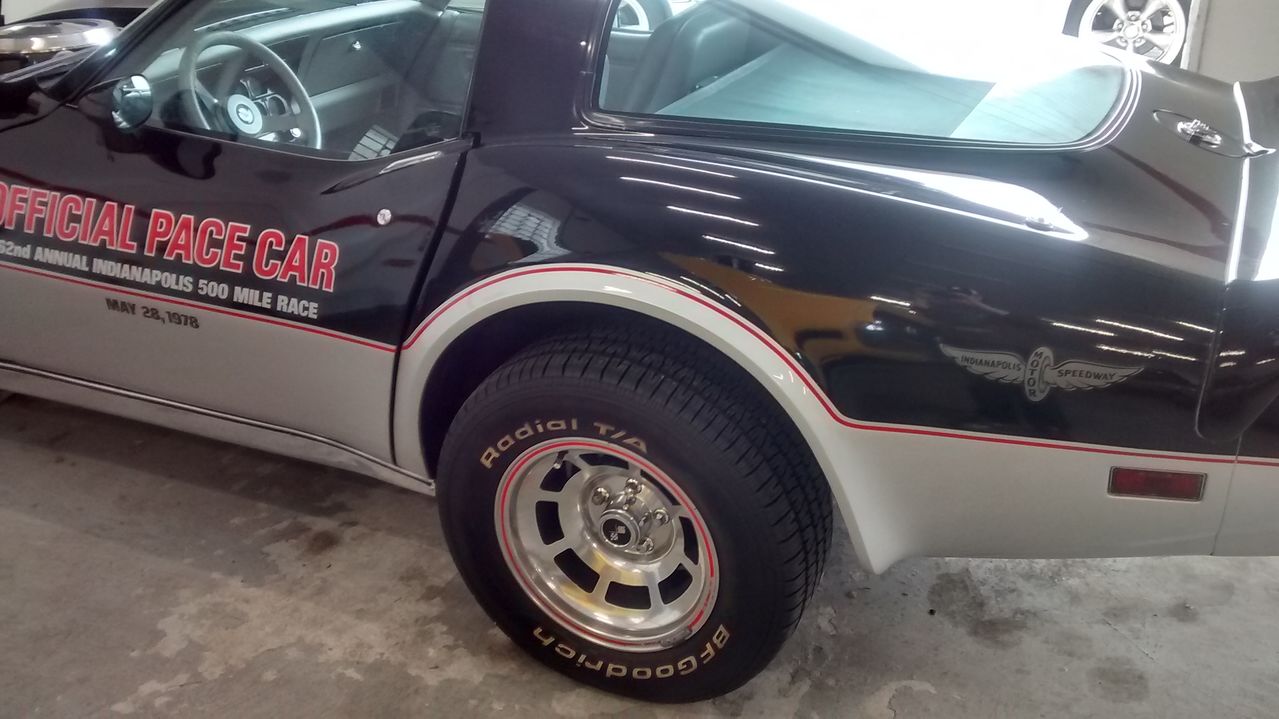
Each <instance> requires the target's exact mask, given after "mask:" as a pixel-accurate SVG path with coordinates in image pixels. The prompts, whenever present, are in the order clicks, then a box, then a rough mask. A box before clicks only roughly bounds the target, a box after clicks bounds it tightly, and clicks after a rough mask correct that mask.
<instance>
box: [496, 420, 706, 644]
mask: <svg viewBox="0 0 1279 719" xmlns="http://www.w3.org/2000/svg"><path fill="white" fill-rule="evenodd" d="M636 485H638V488H636ZM605 494H607V496H608V501H607V502H604V501H602V500H603V499H604V496H603V495H605ZM628 496H630V497H633V499H631V500H629V504H627V502H628V500H627V499H626V498H627V497H628ZM660 512H665V514H666V518H667V520H668V521H667V522H666V523H665V524H662V523H660V514H659V513H660ZM646 517H647V522H646V520H645V518H646ZM494 519H495V523H496V527H497V534H498V543H499V545H500V547H501V550H502V556H503V558H504V559H505V560H506V565H507V567H508V568H509V569H510V570H511V573H512V574H513V575H515V577H516V579H517V581H518V582H519V583H520V585H521V587H522V588H523V589H524V591H525V594H527V595H528V597H529V598H530V599H532V600H533V602H534V603H535V604H536V605H537V606H538V608H539V609H541V610H542V611H544V612H545V613H546V614H547V615H549V616H551V617H553V618H554V619H555V620H556V621H557V622H558V623H559V624H561V625H562V626H563V627H564V628H565V629H567V630H568V631H570V632H572V633H574V634H576V635H577V636H579V637H581V638H583V639H586V640H588V641H591V642H595V643H597V644H602V645H604V646H607V647H610V648H613V649H618V650H621V651H627V652H636V653H641V652H654V651H661V650H663V649H667V648H669V647H672V646H675V645H677V644H679V643H680V642H682V641H684V640H685V639H687V638H688V637H689V636H691V635H693V634H694V633H696V632H697V631H698V630H699V629H701V628H702V627H703V626H704V625H705V624H706V622H707V620H708V619H709V618H710V615H711V613H712V611H713V610H714V607H715V600H716V597H717V594H718V587H719V558H718V556H717V555H716V552H715V545H714V542H713V540H712V538H711V536H710V533H709V531H708V530H707V528H706V522H705V520H704V519H703V518H702V516H701V514H700V513H699V512H698V511H697V508H696V507H695V506H694V505H693V504H692V502H691V501H690V500H689V498H688V496H687V494H686V493H685V492H684V491H683V490H682V489H681V488H680V487H679V486H678V485H677V484H676V483H675V482H674V481H673V480H671V479H670V477H669V476H667V475H666V474H665V473H664V472H662V471H661V470H660V469H658V468H657V467H656V466H655V465H653V464H652V463H651V462H649V461H648V460H646V459H644V458H643V457H640V456H639V455H637V454H635V453H634V452H632V451H630V450H628V449H625V448H623V447H620V446H618V445H615V444H612V443H608V442H601V441H599V440H592V439H579V438H566V439H559V440H550V441H547V442H543V443H541V444H539V445H537V446H535V447H533V448H531V449H529V450H527V451H525V452H524V453H523V454H521V455H520V456H519V457H518V458H517V459H516V460H515V461H514V462H512V463H511V465H510V467H509V468H508V469H507V471H506V472H505V473H504V475H503V477H502V480H501V482H500V483H499V484H498V491H497V496H496V497H495V501H494ZM557 525H558V528H559V531H558V532H557V531H556V526H557ZM620 527H625V528H626V529H627V530H628V531H630V532H632V533H635V532H638V534H636V535H635V536H626V533H625V532H614V533H613V534H612V535H608V536H606V533H607V532H609V531H612V530H617V529H619V528H620ZM561 535H562V536H561ZM645 539H649V540H651V545H649V544H647V543H646V542H644V540H645ZM592 574H593V575H594V577H595V578H594V581H592ZM619 585H620V586H619Z"/></svg>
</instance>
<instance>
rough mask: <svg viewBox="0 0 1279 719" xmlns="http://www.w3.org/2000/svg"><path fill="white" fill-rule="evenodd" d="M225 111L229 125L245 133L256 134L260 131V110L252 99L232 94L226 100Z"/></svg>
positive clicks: (261, 121) (261, 124) (261, 123)
mask: <svg viewBox="0 0 1279 719" xmlns="http://www.w3.org/2000/svg"><path fill="white" fill-rule="evenodd" d="M226 113H227V117H228V119H230V120H231V125H232V126H233V127H234V128H235V129H236V130H237V131H238V132H240V133H242V134H245V135H257V134H258V133H260V132H262V126H263V119H262V112H261V111H259V110H258V106H257V105H256V104H254V102H253V101H252V100H250V99H249V98H247V97H245V96H244V95H232V96H231V97H228V98H227V101H226Z"/></svg>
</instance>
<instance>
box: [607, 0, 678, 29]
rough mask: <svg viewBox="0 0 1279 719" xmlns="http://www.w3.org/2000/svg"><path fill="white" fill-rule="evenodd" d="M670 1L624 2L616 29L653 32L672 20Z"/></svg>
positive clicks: (626, 0) (640, 0)
mask: <svg viewBox="0 0 1279 719" xmlns="http://www.w3.org/2000/svg"><path fill="white" fill-rule="evenodd" d="M671 14H672V13H671V6H670V3H669V2H668V0H622V4H621V5H620V6H619V7H618V9H617V20H616V21H615V24H614V27H616V28H617V29H619V30H635V31H638V32H652V31H654V30H656V29H657V26H658V25H661V24H662V23H664V22H666V21H667V20H669V19H671Z"/></svg>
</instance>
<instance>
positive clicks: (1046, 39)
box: [599, 0, 1128, 144]
mask: <svg viewBox="0 0 1279 719" xmlns="http://www.w3.org/2000/svg"><path fill="white" fill-rule="evenodd" d="M639 1H640V0H624V1H623V2H622V4H621V5H620V6H619V7H618V9H617V11H616V16H615V17H614V18H613V23H612V31H611V33H610V38H609V41H608V52H607V53H606V60H605V67H604V68H603V82H602V83H601V85H602V88H601V95H600V98H599V106H600V107H601V109H603V110H606V111H611V112H617V113H629V114H639V115H657V116H666V117H672V118H690V119H699V120H723V121H730V122H743V123H756V124H770V125H791V126H799V127H804V128H814V129H829V130H849V131H859V132H871V133H885V134H904V135H916V136H926V137H933V138H946V139H956V140H977V141H992V142H1004V143H1030V144H1066V143H1072V142H1077V141H1079V140H1082V139H1084V138H1086V137H1088V136H1089V135H1091V134H1093V133H1094V132H1095V131H1096V130H1097V129H1098V128H1099V127H1100V126H1101V125H1102V124H1103V123H1104V122H1105V121H1106V119H1107V117H1109V116H1110V114H1111V113H1112V111H1113V110H1114V108H1115V106H1116V104H1117V103H1118V102H1119V100H1120V98H1121V97H1122V95H1123V93H1124V89H1125V86H1126V83H1127V78H1128V71H1127V69H1126V68H1125V67H1124V66H1123V64H1122V63H1121V62H1119V61H1118V60H1116V59H1114V58H1112V57H1111V56H1109V55H1106V54H1104V53H1103V52H1102V51H1100V50H1098V49H1097V48H1095V47H1094V46H1092V45H1090V44H1087V43H1085V42H1083V41H1080V40H1077V39H1074V38H1068V37H1064V36H1062V35H1060V28H1061V25H1060V23H1059V22H1058V23H1056V24H1055V25H1054V24H1053V23H1052V21H1051V18H1048V20H1047V21H1045V22H1041V23H1039V24H1038V25H1039V26H1042V27H1039V26H1037V25H1035V24H1033V23H1032V24H1026V23H1024V22H1023V20H1024V18H1021V17H1020V16H1019V15H1017V14H1016V13H1012V14H1010V13H1007V12H999V8H1000V7H1002V6H1006V5H1008V4H1009V3H1010V2H1012V3H1013V4H1018V3H1017V2H1016V1H1015V0H971V1H970V2H957V1H956V0H911V2H884V1H882V0H841V2H831V1H830V0H702V1H701V2H695V1H691V2H672V0H648V1H647V2H646V3H645V4H646V5H652V4H662V3H664V4H665V6H666V7H667V8H668V12H660V11H659V10H653V9H652V8H650V9H649V12H648V13H647V17H648V18H649V19H651V18H652V17H654V16H660V17H662V18H664V19H662V20H661V21H660V22H659V23H657V24H655V25H653V26H652V27H651V28H649V29H644V28H642V27H637V26H635V25H636V24H635V23H634V22H633V16H631V15H627V14H626V13H627V10H626V9H627V7H628V3H630V2H634V3H638V2H639ZM659 12H660V14H659ZM1009 17H1011V18H1012V22H1011V24H1010V27H1007V28H1005V27H1003V26H1002V23H1004V22H1005V20H1004V18H1009ZM628 23H630V26H628Z"/></svg>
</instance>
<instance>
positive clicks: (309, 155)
mask: <svg viewBox="0 0 1279 719" xmlns="http://www.w3.org/2000/svg"><path fill="white" fill-rule="evenodd" d="M175 5H180V6H178V7H173V8H167V9H162V10H163V12H161V13H157V15H158V17H150V22H149V23H144V24H143V25H144V26H145V27H143V28H137V27H135V28H131V31H130V32H128V33H126V34H125V35H124V36H122V38H121V40H120V43H119V45H118V46H117V47H116V48H114V49H112V50H109V51H107V52H105V53H103V56H105V57H106V61H105V62H104V63H103V66H102V68H101V69H100V71H99V72H98V73H97V79H96V80H95V81H94V82H93V83H91V85H90V86H89V88H88V89H87V90H86V91H84V92H83V93H81V94H79V95H78V96H76V97H74V98H73V99H72V101H71V102H69V103H67V104H65V105H63V106H61V107H58V108H57V109H54V110H53V111H52V112H50V113H48V114H46V115H45V116H43V117H41V118H40V119H38V120H36V121H34V122H27V123H25V124H19V125H17V126H14V127H11V128H10V129H8V130H7V131H5V132H3V133H0V183H2V184H0V207H3V213H0V215H2V216H0V223H2V224H3V230H2V236H3V238H4V240H5V242H6V243H7V245H6V246H7V247H8V248H9V250H10V251H8V252H6V253H5V255H4V256H3V257H0V275H3V277H2V279H0V327H3V329H4V331H3V332H2V333H0V360H4V361H7V362H10V363H15V364H17V365H21V366H25V367H30V368H34V369H37V370H40V371H44V372H48V373H53V374H56V375H63V376H68V377H72V378H77V379H81V380H88V381H91V382H94V383H99V384H101V385H106V386H110V387H114V388H118V389H120V390H123V391H128V392H130V393H135V394H139V395H142V396H144V397H155V398H162V399H164V400H167V401H170V402H176V403H179V404H181V405H189V406H191V407H194V408H199V409H202V410H209V411H214V412H218V413H222V414H225V415H230V416H231V417H235V418H247V419H250V420H253V421H256V422H262V423H269V424H272V425H278V426H280V427H285V428H290V429H296V430H300V431H305V432H308V433H313V434H315V435H318V436H320V437H322V438H326V439H329V440H332V441H335V442H339V443H342V444H344V445H348V446H350V447H354V448H356V449H359V450H361V451H363V452H365V453H368V454H371V455H373V456H375V457H377V458H380V459H384V460H391V459H392V451H391V446H390V439H389V432H388V417H389V403H390V392H391V382H392V379H391V378H392V368H393V365H394V363H395V359H396V353H397V348H398V345H399V342H400V339H401V337H402V334H403V331H404V325H405V322H406V315H405V307H406V305H407V303H408V298H409V297H410V296H411V294H412V293H413V290H414V287H415V285H416V283H417V282H418V280H419V278H420V276H421V274H422V270H423V267H424V264H425V263H426V261H427V259H428V256H429V252H430V249H431V247H432V244H433V241H434V239H435V235H436V233H437V231H438V230H439V228H440V227H441V225H442V220H443V217H444V214H445V212H446V208H447V205H448V202H449V197H450V193H451V191H452V185H453V181H454V176H455V173H456V171H457V169H458V166H459V163H460V162H461V159H462V157H463V154H464V153H465V150H466V149H467V147H468V142H467V141H465V140H464V139H461V138H460V137H459V134H460V128H461V114H462V108H463V106H464V105H465V102H466V99H467V98H466V93H467V92H468V90H469V81H470V72H471V66H472V64H473V60H474V55H475V51H476V46H477V43H478V41H479V29H480V20H481V18H482V13H481V8H482V4H477V3H475V2H467V3H466V4H465V5H464V6H459V7H446V6H444V5H443V2H440V3H438V4H432V3H431V2H425V3H423V2H418V1H417V0H378V1H376V2H364V3H336V2H330V1H328V0H298V1H292V0H230V1H226V0H197V1H196V2H191V3H186V4H175ZM215 33H220V34H219V35H217V36H216V37H215V36H214V34H215ZM115 54H118V58H115V57H112V56H113V55H115ZM290 74H291V75H293V77H291V78H290V77H289V75H290ZM310 108H313V111H312V110H311V109H310Z"/></svg>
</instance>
